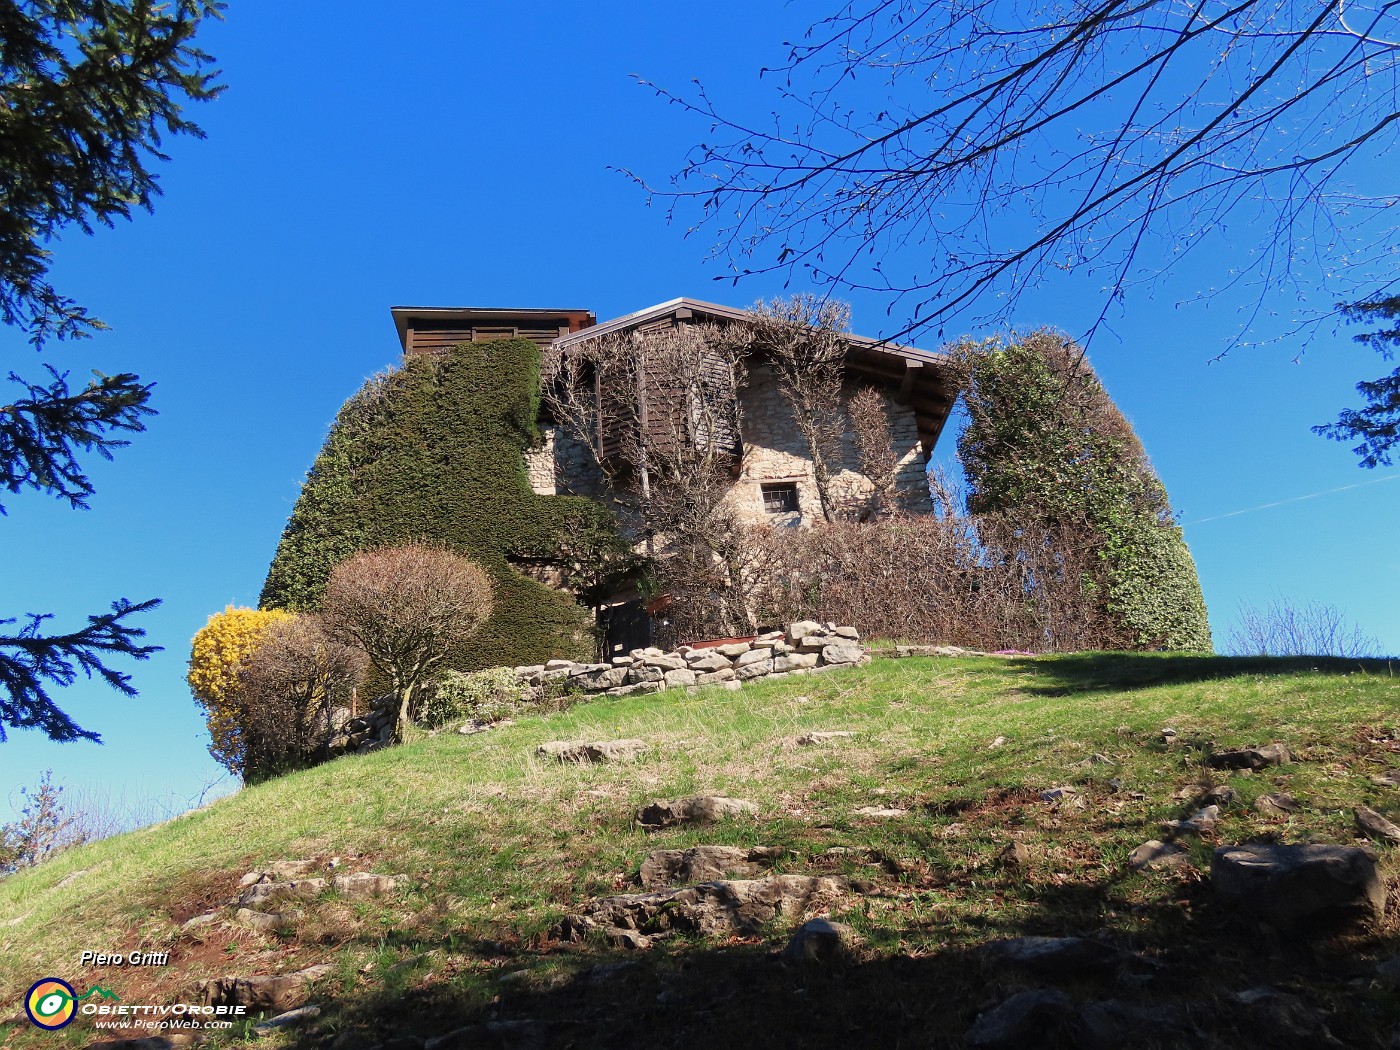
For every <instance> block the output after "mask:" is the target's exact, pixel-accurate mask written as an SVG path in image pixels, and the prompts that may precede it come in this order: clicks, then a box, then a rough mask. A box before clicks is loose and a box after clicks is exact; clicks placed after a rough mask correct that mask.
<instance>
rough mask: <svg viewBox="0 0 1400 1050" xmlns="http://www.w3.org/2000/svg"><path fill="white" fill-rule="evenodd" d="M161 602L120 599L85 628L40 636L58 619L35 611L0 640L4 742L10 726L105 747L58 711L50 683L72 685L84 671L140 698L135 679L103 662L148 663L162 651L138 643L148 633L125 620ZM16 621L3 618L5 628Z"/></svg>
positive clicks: (0, 706) (1, 732) (0, 721)
mask: <svg viewBox="0 0 1400 1050" xmlns="http://www.w3.org/2000/svg"><path fill="white" fill-rule="evenodd" d="M159 604H160V599H159V598H151V599H149V600H147V601H144V602H137V603H135V604H133V603H132V602H129V601H127V599H125V598H119V599H117V601H115V602H113V603H112V611H111V612H110V613H103V614H101V615H98V616H89V617H88V623H87V626H86V627H84V628H82V629H81V630H77V631H73V632H71V633H69V634H60V635H44V634H40V633H39V628H40V627H41V626H42V625H43V623H44V621H46V620H51V619H53V614H52V613H30V614H29V615H28V616H27V620H28V622H27V623H26V624H25V625H24V626H23V627H21V628H20V629H19V632H18V633H17V634H14V635H12V636H8V637H6V636H0V742H4V741H5V740H6V739H7V737H6V734H5V726H7V725H8V726H11V727H12V728H16V729H31V728H38V729H41V730H43V731H44V732H45V733H47V734H48V736H49V738H50V739H51V740H58V741H61V742H63V741H69V740H91V741H93V742H94V743H101V739H102V738H101V737H100V736H99V735H98V734H97V733H93V732H90V731H88V730H86V729H83V728H82V727H81V726H79V725H78V724H77V723H76V722H74V721H73V720H72V719H71V718H69V717H68V716H67V715H66V714H64V713H63V712H62V711H60V710H59V709H58V707H57V706H56V705H55V704H54V702H53V700H52V699H51V698H50V696H49V694H48V690H47V689H46V684H48V683H52V684H54V685H58V686H70V685H72V684H73V683H74V682H75V681H77V678H78V673H79V672H80V671H81V672H82V673H83V674H84V675H85V676H86V677H88V678H92V677H93V676H94V675H96V676H97V677H100V678H101V679H102V680H103V681H105V682H106V683H107V684H108V685H110V686H111V687H112V688H113V689H115V690H117V692H119V693H121V694H122V695H123V696H135V695H136V690H135V688H133V687H132V685H131V676H130V675H129V674H126V673H124V672H121V671H116V670H113V669H112V668H111V667H108V666H107V664H106V663H105V662H104V661H105V659H106V658H107V657H109V656H130V657H132V658H133V659H136V660H145V659H147V658H149V657H150V656H151V654H152V653H157V652H160V651H161V646H158V645H141V644H138V643H139V640H140V639H142V638H144V637H145V636H146V631H145V629H144V628H142V627H133V626H131V624H129V623H127V622H124V621H126V619H127V618H128V617H130V616H133V615H136V614H139V613H144V612H149V611H150V610H151V609H154V608H155V607H156V606H158V605H159ZM15 622H16V621H15V620H14V619H13V618H10V619H2V620H0V626H3V625H5V624H11V623H15Z"/></svg>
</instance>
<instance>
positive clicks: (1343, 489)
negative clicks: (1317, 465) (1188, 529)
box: [1184, 474, 1400, 525]
mask: <svg viewBox="0 0 1400 1050" xmlns="http://www.w3.org/2000/svg"><path fill="white" fill-rule="evenodd" d="M1396 478H1400V474H1387V475H1386V476H1385V477H1383V478H1372V479H1371V480H1370V481H1358V482H1356V483H1355V484H1353V485H1338V486H1337V487H1336V488H1334V489H1323V490H1322V491H1321V492H1309V493H1308V494H1307V495H1306V496H1294V497H1292V498H1291V499H1281V500H1278V501H1277V502H1274V503H1261V504H1259V506H1257V507H1246V508H1245V509H1244V510H1232V511H1230V513H1229V514H1217V515H1216V516H1215V517H1213V518H1197V519H1196V520H1195V521H1188V522H1185V523H1184V525H1204V524H1205V523H1206V522H1208V521H1223V520H1224V519H1226V518H1238V517H1239V516H1240V515H1241V514H1253V513H1254V512H1255V511H1256V510H1268V509H1269V508H1271V507H1283V506H1286V505H1287V504H1289V503H1301V502H1302V501H1303V500H1305V499H1317V497H1318V496H1330V495H1332V493H1334V492H1346V491H1347V490H1348V489H1360V488H1365V487H1366V486H1367V485H1379V484H1380V483H1381V482H1382V481H1394V480H1395V479H1396Z"/></svg>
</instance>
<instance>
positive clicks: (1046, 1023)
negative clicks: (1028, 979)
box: [964, 988, 1074, 1050]
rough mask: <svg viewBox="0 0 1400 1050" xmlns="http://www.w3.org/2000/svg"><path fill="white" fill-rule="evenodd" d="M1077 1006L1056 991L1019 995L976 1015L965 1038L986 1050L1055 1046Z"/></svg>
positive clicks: (1048, 990) (1016, 1049)
mask: <svg viewBox="0 0 1400 1050" xmlns="http://www.w3.org/2000/svg"><path fill="white" fill-rule="evenodd" d="M1073 1010H1074V1004H1073V1003H1072V1002H1070V998H1069V996H1067V995H1066V994H1065V993H1064V992H1061V991H1059V990H1057V989H1054V988H1037V989H1033V990H1031V991H1028V992H1017V993H1016V994H1015V995H1013V996H1012V997H1011V998H1009V999H1007V1000H1006V1001H1004V1002H1002V1003H999V1004H998V1005H997V1006H994V1007H992V1009H990V1010H987V1011H985V1012H983V1013H980V1014H978V1015H977V1020H976V1021H974V1022H973V1024H972V1027H971V1028H969V1029H968V1030H967V1035H966V1036H965V1037H964V1039H965V1040H966V1042H967V1045H968V1046H975V1047H982V1048H984V1050H1024V1048H1027V1047H1037V1046H1047V1045H1051V1044H1052V1043H1053V1039H1054V1035H1055V1032H1056V1031H1057V1030H1058V1029H1060V1028H1062V1027H1063V1026H1064V1023H1065V1021H1066V1020H1068V1018H1069V1016H1070V1014H1071V1013H1072V1012H1073Z"/></svg>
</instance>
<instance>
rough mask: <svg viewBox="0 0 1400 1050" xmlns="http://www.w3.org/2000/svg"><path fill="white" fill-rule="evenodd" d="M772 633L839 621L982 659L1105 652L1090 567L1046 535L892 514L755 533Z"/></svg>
mask: <svg viewBox="0 0 1400 1050" xmlns="http://www.w3.org/2000/svg"><path fill="white" fill-rule="evenodd" d="M746 540H747V546H748V549H749V551H750V554H751V558H752V564H753V568H752V574H753V577H754V580H755V583H754V591H755V603H756V606H757V610H758V613H759V617H760V619H761V621H762V622H764V623H774V624H776V623H784V622H791V621H793V620H800V619H813V620H835V621H839V622H841V623H845V624H849V625H851V626H853V627H856V628H857V629H858V630H860V632H861V633H862V634H863V635H865V636H866V637H871V638H885V639H897V640H906V641H922V642H933V643H940V644H948V645H962V646H968V647H973V648H979V649H993V650H996V649H1033V650H1036V651H1042V650H1069V649H1081V648H1086V647H1090V646H1093V645H1101V644H1102V642H1103V637H1102V633H1101V632H1102V627H1101V625H1100V624H1099V623H1098V621H1097V620H1096V619H1095V618H1094V616H1093V603H1092V600H1091V596H1090V595H1088V594H1087V593H1086V590H1085V579H1086V577H1085V574H1084V565H1083V564H1082V562H1083V560H1084V559H1083V557H1082V556H1081V555H1078V554H1076V553H1075V552H1074V551H1073V550H1072V549H1070V548H1069V547H1068V546H1067V545H1065V544H1063V543H1059V542H1057V537H1056V536H1055V535H1054V534H1053V532H1051V531H1050V530H1048V529H1047V528H1046V527H1045V526H1043V525H1040V526H1037V525H1034V524H1032V523H1027V522H1019V523H1018V522H1014V521H1012V520H1010V519H1007V518H1004V517H1000V516H995V515H984V516H981V517H979V518H977V519H976V520H975V522H974V520H973V519H971V518H966V517H958V516H935V515H928V514H918V515H910V514H893V515H890V516H888V517H884V518H880V519H877V520H874V521H869V522H832V523H830V524H828V525H823V526H820V527H817V528H812V529H783V528H771V527H767V526H756V527H754V528H752V529H750V530H749V531H748V532H747V534H746Z"/></svg>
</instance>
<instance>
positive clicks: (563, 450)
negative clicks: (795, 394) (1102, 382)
mask: <svg viewBox="0 0 1400 1050" xmlns="http://www.w3.org/2000/svg"><path fill="white" fill-rule="evenodd" d="M855 391H856V388H855V387H850V388H849V389H848V390H847V391H846V392H845V395H844V396H847V397H848V396H850V395H852V394H854V393H855ZM885 405H886V408H887V410H888V412H889V416H890V431H891V435H892V437H893V441H894V450H895V455H896V457H897V459H898V464H899V468H898V469H899V472H898V474H897V476H896V481H895V486H896V492H897V493H898V495H899V497H900V500H901V502H902V504H903V505H904V507H905V508H906V509H907V510H910V511H914V512H918V511H922V510H926V509H928V508H929V495H928V478H927V476H926V475H925V473H924V467H925V465H926V462H927V461H926V459H925V457H924V451H923V446H922V445H921V444H920V443H919V428H918V423H917V421H916V419H915V416H914V412H913V411H912V410H911V409H909V408H907V407H906V406H904V405H900V404H898V403H896V402H895V401H894V400H893V399H892V398H889V397H888V396H887V397H886V398H885ZM740 408H741V411H742V428H743V448H744V456H743V461H742V463H741V464H740V476H739V479H738V481H736V482H735V484H734V489H733V491H732V492H731V493H730V496H729V499H730V502H731V504H732V505H733V507H734V508H735V510H736V511H738V513H739V516H740V518H741V519H742V520H745V521H749V522H755V523H758V522H769V523H773V524H794V525H795V524H810V523H812V522H814V521H817V520H819V519H820V517H821V512H820V507H821V503H820V500H819V499H818V497H817V486H816V479H815V475H814V474H813V472H812V461H811V458H810V457H809V456H808V455H807V446H806V443H805V442H804V441H803V440H802V435H801V434H800V433H798V430H797V426H796V424H795V423H794V421H793V417H792V408H791V406H790V405H789V404H788V403H787V401H786V399H784V397H783V395H782V392H781V391H780V390H779V389H778V385H777V381H776V380H775V378H774V376H773V372H772V369H770V368H768V367H767V366H759V367H755V368H754V369H753V370H752V371H751V372H750V373H749V379H748V382H747V383H746V384H745V386H744V389H743V391H742V394H741V402H740ZM541 431H542V433H543V436H544V442H543V444H542V445H541V446H540V447H539V448H538V449H532V450H530V451H528V452H526V454H525V466H526V469H527V471H528V472H529V477H530V486H531V487H532V488H533V489H534V490H535V491H536V492H538V493H539V494H541V495H545V496H554V495H576V496H588V497H591V498H593V499H598V500H603V501H605V502H609V503H611V495H610V491H609V488H608V486H607V483H606V481H605V480H604V477H603V472H602V471H601V470H600V469H599V467H598V464H597V462H596V461H595V460H594V459H593V454H592V453H591V452H590V451H589V450H588V447H587V446H586V445H584V444H583V443H582V442H581V441H579V440H578V439H577V438H575V437H574V436H573V435H571V434H570V433H569V432H568V430H567V429H566V428H564V427H560V426H557V425H555V424H550V425H547V426H544V427H542V428H541ZM859 466H860V455H859V453H858V451H857V449H856V442H855V435H854V434H853V433H850V432H849V431H848V432H847V433H846V434H845V435H843V437H842V441H841V452H840V455H839V457H838V461H837V462H836V463H835V464H833V468H834V469H833V476H832V483H833V488H834V490H835V492H836V494H837V495H838V497H839V498H842V499H849V500H851V501H852V502H859V501H860V500H861V499H863V498H864V497H865V496H866V495H868V494H869V492H870V491H871V487H872V486H871V483H870V479H869V478H867V477H866V476H865V475H864V474H862V473H860V469H859ZM771 481H778V482H792V483H794V484H795V485H796V486H797V500H798V513H797V514H785V515H784V514H770V513H768V512H766V511H765V510H764V509H763V496H762V492H761V486H762V484H763V483H764V482H771ZM614 509H616V508H614Z"/></svg>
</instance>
